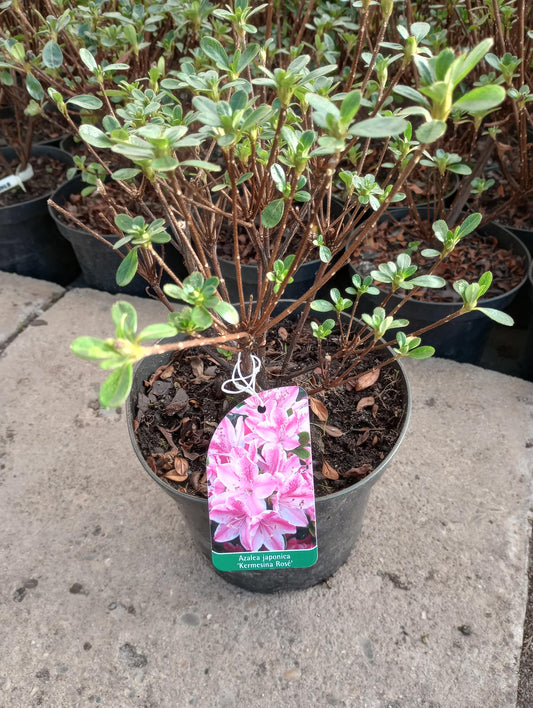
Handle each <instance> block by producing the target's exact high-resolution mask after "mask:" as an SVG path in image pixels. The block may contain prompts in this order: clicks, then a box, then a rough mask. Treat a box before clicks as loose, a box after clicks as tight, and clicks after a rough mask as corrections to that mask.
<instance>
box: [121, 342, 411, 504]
mask: <svg viewBox="0 0 533 708" xmlns="http://www.w3.org/2000/svg"><path fill="white" fill-rule="evenodd" d="M160 341H161V342H164V341H166V340H160ZM387 349H388V351H390V352H392V350H391V348H390V347H387ZM171 354H172V353H171V352H169V353H168V356H169V357H170V356H171ZM156 357H158V358H159V357H161V355H160V354H153V355H152V357H146V359H151V358H156ZM146 359H144V360H143V361H145V360H146ZM140 363H141V362H138V363H137V364H136V366H135V370H134V374H133V376H134V378H135V373H136V371H137V369H138V366H139V364H140ZM394 364H395V365H396V366H398V367H399V369H400V373H401V376H402V378H403V385H402V387H403V389H404V397H405V400H404V411H403V420H402V424H401V428H400V431H399V433H398V438H397V440H396V442H395V443H394V445H393V446H392V448H391V449H390V450H389V452H388V453H387V455H386V456H385V457H384V459H383V460H381V462H380V463H379V465H378V466H377V467H375V468H374V469H373V470H372V472H371V473H370V474H368V475H367V476H366V477H364V478H363V479H361V480H359V481H358V482H356V483H355V484H351V485H349V486H348V487H345V488H344V489H339V490H338V491H337V492H333V493H332V494H325V495H323V496H320V497H316V498H315V502H316V504H320V503H321V501H322V500H330V499H340V498H341V497H344V496H345V495H346V494H349V493H350V492H351V491H353V490H354V489H355V488H356V487H357V488H358V489H362V488H363V487H365V486H367V485H370V486H372V484H373V483H374V481H375V480H376V479H377V478H378V477H379V476H380V474H381V472H382V471H383V470H384V469H385V468H386V467H387V465H388V464H389V463H390V461H391V460H392V458H393V457H394V456H395V454H396V452H397V451H398V448H399V447H400V445H401V444H402V442H403V440H404V438H405V435H406V433H407V429H408V427H409V421H410V419H411V412H412V408H413V396H412V389H411V384H410V382H409V377H408V375H407V371H406V369H405V365H404V363H403V362H402V361H401V360H400V359H397V360H396V361H395V362H394ZM391 365H392V364H389V366H391ZM133 406H134V404H133V396H132V393H131V392H130V394H129V396H128V399H127V401H126V421H127V425H128V433H129V436H130V440H131V444H132V446H133V449H134V451H135V454H136V455H137V457H138V459H139V461H140V463H141V464H142V466H143V467H144V469H145V471H146V472H148V474H149V475H150V477H151V478H152V479H153V480H154V481H155V482H157V484H159V486H160V487H161V488H162V489H163V490H164V491H165V492H167V493H169V492H170V493H171V494H172V495H176V496H179V497H183V498H186V499H187V500H189V501H194V502H195V503H198V504H207V498H205V497H199V496H195V495H193V494H186V493H184V492H182V491H180V490H179V489H176V488H175V487H171V486H170V485H169V484H166V482H165V481H164V480H162V479H161V478H160V477H158V476H157V475H156V474H155V473H154V472H153V471H152V470H151V469H150V467H149V466H148V464H147V462H146V460H145V458H144V456H143V454H142V451H141V449H140V447H139V444H138V442H137V437H136V435H135V431H134V430H133V421H134V407H133Z"/></svg>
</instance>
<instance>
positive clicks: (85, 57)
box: [80, 47, 98, 72]
mask: <svg viewBox="0 0 533 708" xmlns="http://www.w3.org/2000/svg"><path fill="white" fill-rule="evenodd" d="M80 59H81V60H82V62H83V63H84V64H85V66H86V67H87V68H88V69H89V71H92V72H94V71H95V70H96V69H97V68H98V64H97V63H96V59H95V58H94V57H93V55H92V54H91V52H90V51H89V50H88V49H85V47H82V48H81V49H80Z"/></svg>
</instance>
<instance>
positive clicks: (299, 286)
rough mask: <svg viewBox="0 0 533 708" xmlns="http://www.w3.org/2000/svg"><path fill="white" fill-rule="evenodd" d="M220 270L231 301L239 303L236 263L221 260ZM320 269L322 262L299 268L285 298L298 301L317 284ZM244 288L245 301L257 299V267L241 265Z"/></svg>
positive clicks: (285, 292) (317, 261) (286, 291)
mask: <svg viewBox="0 0 533 708" xmlns="http://www.w3.org/2000/svg"><path fill="white" fill-rule="evenodd" d="M218 262H219V264H220V270H221V271H222V275H223V276H224V280H225V281H226V286H227V288H228V293H229V296H230V299H231V300H234V301H235V302H238V300H239V291H238V288H237V276H236V272H237V271H236V268H235V262H234V261H230V260H228V259H226V258H219V259H218ZM319 267H320V261H319V260H316V261H309V263H304V264H303V265H301V266H300V268H298V270H297V271H296V273H295V274H294V275H293V278H294V281H293V282H292V283H290V284H289V285H287V287H286V288H285V291H284V293H283V295H284V297H286V298H287V299H289V300H296V299H298V298H299V297H300V295H303V294H304V293H305V292H307V290H309V288H310V287H311V286H312V285H313V283H314V282H315V275H316V273H317V271H318V268H319ZM241 276H242V288H243V291H244V299H245V300H248V299H249V297H250V295H252V296H253V297H254V298H256V297H257V265H256V264H255V263H253V264H247V265H246V264H245V265H241Z"/></svg>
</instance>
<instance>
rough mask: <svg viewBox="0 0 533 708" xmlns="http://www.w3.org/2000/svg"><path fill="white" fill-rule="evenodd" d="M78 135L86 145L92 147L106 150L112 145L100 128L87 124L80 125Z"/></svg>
mask: <svg viewBox="0 0 533 708" xmlns="http://www.w3.org/2000/svg"><path fill="white" fill-rule="evenodd" d="M79 134H80V136H81V137H82V139H83V140H85V142H86V143H89V145H92V146H93V147H100V148H107V147H111V146H112V145H113V143H112V142H111V140H110V139H109V138H108V137H107V135H106V134H105V133H104V132H103V131H102V130H100V128H97V127H96V126H95V125H90V124H89V123H84V124H83V125H80V128H79Z"/></svg>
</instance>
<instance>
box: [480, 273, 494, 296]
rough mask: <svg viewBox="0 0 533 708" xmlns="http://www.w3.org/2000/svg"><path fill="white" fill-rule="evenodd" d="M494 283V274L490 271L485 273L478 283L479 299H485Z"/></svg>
mask: <svg viewBox="0 0 533 708" xmlns="http://www.w3.org/2000/svg"><path fill="white" fill-rule="evenodd" d="M491 283H492V273H491V272H490V270H488V271H487V272H486V273H483V275H482V276H481V278H480V279H479V281H478V285H479V297H483V295H485V293H486V292H487V290H488V289H489V288H490V286H491Z"/></svg>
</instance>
